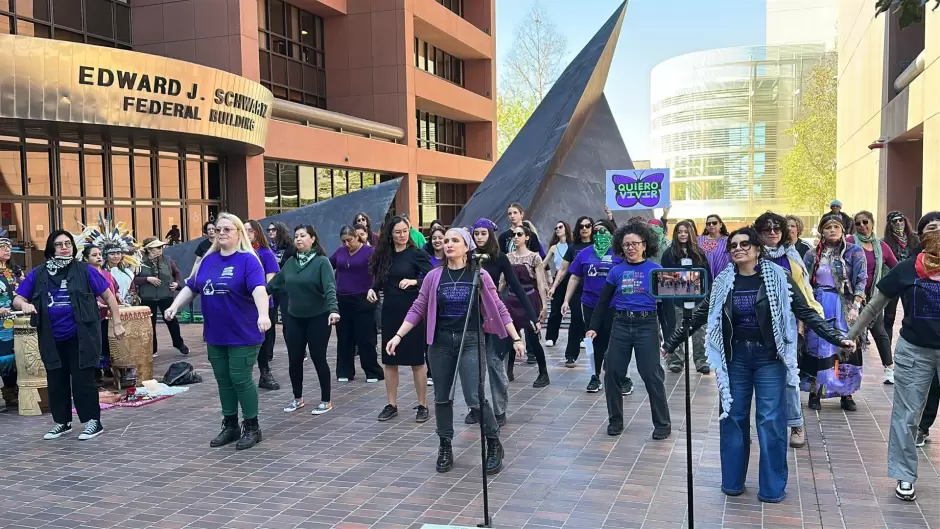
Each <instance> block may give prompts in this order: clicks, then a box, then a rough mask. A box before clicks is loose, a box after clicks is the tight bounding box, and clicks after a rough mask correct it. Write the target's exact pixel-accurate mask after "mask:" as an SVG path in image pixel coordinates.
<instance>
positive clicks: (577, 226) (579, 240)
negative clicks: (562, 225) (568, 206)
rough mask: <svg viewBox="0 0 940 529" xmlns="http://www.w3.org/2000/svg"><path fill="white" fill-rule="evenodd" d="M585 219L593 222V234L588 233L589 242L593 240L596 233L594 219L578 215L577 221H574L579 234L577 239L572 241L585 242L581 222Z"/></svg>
mask: <svg viewBox="0 0 940 529" xmlns="http://www.w3.org/2000/svg"><path fill="white" fill-rule="evenodd" d="M584 221H588V222H589V223H591V235H588V242H591V240H592V237H593V235H594V219H592V218H591V217H588V216H586V215H585V216H581V217H578V220H577V222H575V223H574V229H575V231H576V232H577V234H578V236H577V237H576V239H577V240H572V241H570V242H584V241H582V240H581V223H582V222H584Z"/></svg>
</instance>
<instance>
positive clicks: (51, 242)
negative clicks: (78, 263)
mask: <svg viewBox="0 0 940 529" xmlns="http://www.w3.org/2000/svg"><path fill="white" fill-rule="evenodd" d="M59 235H65V236H66V237H68V238H69V242H70V243H72V258H73V259H74V258H75V256H76V255H78V246H77V245H76V244H75V238H74V237H72V234H71V233H69V232H67V231H65V230H62V229H59V230H55V231H54V232H52V233H50V234H49V237H48V238H47V239H46V250H45V251H44V252H43V256H44V257H45V258H46V260H47V261H48V260H49V259H52V258H53V257H55V240H56V237H58V236H59Z"/></svg>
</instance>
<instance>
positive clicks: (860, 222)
mask: <svg viewBox="0 0 940 529" xmlns="http://www.w3.org/2000/svg"><path fill="white" fill-rule="evenodd" d="M868 222H869V221H868V219H862V220H857V221H855V225H856V226H868Z"/></svg>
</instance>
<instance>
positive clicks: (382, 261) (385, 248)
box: [369, 215, 416, 283]
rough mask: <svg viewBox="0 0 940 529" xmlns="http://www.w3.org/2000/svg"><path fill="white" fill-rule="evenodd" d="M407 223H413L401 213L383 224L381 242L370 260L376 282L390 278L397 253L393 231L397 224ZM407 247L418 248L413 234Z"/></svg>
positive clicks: (406, 244)
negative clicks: (393, 259) (389, 273)
mask: <svg viewBox="0 0 940 529" xmlns="http://www.w3.org/2000/svg"><path fill="white" fill-rule="evenodd" d="M403 222H404V223H405V224H406V225H409V226H410V225H411V224H410V223H409V222H408V221H406V220H405V219H404V218H403V217H402V216H401V215H395V216H394V217H392V218H390V219H388V221H386V222H385V224H383V225H382V233H381V235H380V236H379V243H378V244H377V245H376V246H375V252H374V253H373V254H372V258H371V259H370V260H369V273H370V274H372V277H374V278H375V280H376V282H378V283H381V282H384V281H385V280H386V279H388V271H389V270H390V269H391V268H392V258H393V257H394V253H395V242H394V241H393V240H392V232H394V231H395V226H397V225H399V224H401V223H403ZM405 247H406V248H416V246H415V242H414V240H413V239H412V238H411V234H408V240H407V242H406V243H405Z"/></svg>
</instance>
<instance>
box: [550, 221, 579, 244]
mask: <svg viewBox="0 0 940 529" xmlns="http://www.w3.org/2000/svg"><path fill="white" fill-rule="evenodd" d="M559 224H561V225H562V226H564V227H565V242H566V243H567V244H571V243H572V242H574V241H572V240H571V226H569V225H568V223H567V222H565V221H563V220H559V221H558V222H556V223H555V227H554V228H552V240H551V242H549V243H548V247H549V248H551V247H552V246H555V245H556V244H558V243H560V242H561V238H560V237H558V229H557V228H558V225H559Z"/></svg>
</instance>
